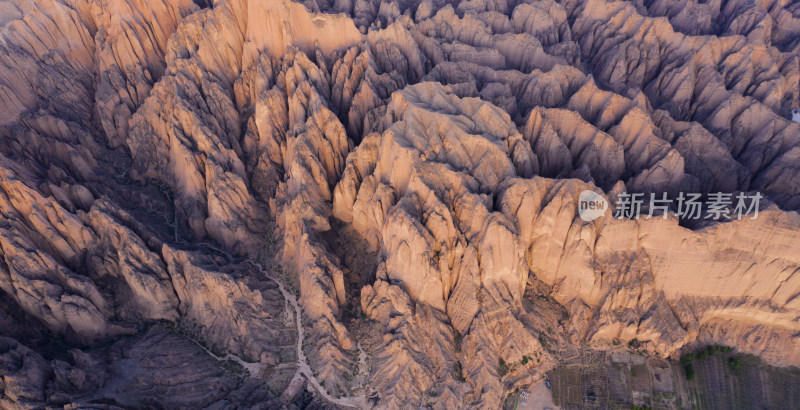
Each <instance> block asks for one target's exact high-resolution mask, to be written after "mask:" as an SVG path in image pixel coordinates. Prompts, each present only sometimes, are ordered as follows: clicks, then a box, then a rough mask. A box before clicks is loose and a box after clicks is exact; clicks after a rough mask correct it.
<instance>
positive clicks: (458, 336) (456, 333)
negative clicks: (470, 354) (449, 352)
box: [453, 329, 464, 353]
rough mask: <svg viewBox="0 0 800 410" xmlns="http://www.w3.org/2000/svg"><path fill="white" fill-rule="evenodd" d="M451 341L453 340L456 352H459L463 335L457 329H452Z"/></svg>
mask: <svg viewBox="0 0 800 410" xmlns="http://www.w3.org/2000/svg"><path fill="white" fill-rule="evenodd" d="M453 332H454V333H453V341H454V342H455V348H456V353H461V340H462V339H463V338H464V336H463V335H462V334H461V332H459V331H458V330H455V329H453Z"/></svg>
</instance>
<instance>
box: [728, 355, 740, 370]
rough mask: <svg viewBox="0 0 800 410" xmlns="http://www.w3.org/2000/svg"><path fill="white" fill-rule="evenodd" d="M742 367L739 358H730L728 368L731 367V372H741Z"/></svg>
mask: <svg viewBox="0 0 800 410" xmlns="http://www.w3.org/2000/svg"><path fill="white" fill-rule="evenodd" d="M740 366H741V363H740V362H739V359H737V358H735V357H733V356H731V357H729V358H728V367H730V368H731V370H733V371H737V370H739V367H740Z"/></svg>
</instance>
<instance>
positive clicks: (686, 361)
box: [681, 353, 697, 381]
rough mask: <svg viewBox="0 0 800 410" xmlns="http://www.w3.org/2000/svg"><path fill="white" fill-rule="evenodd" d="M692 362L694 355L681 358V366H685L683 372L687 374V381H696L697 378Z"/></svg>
mask: <svg viewBox="0 0 800 410" xmlns="http://www.w3.org/2000/svg"><path fill="white" fill-rule="evenodd" d="M692 361H694V353H687V354H685V355H683V356H681V365H682V366H683V372H684V373H685V374H686V380H689V381H692V380H694V378H695V377H696V376H697V373H696V372H695V370H694V365H693V364H692Z"/></svg>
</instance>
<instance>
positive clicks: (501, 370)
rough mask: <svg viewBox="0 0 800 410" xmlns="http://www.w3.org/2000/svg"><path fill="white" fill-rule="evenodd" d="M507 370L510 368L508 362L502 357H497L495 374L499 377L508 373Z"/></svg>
mask: <svg viewBox="0 0 800 410" xmlns="http://www.w3.org/2000/svg"><path fill="white" fill-rule="evenodd" d="M509 370H511V369H510V368H509V367H508V363H506V361H505V360H503V358H502V357H501V358H499V359H497V375H498V376H500V378H501V379H502V378H503V377H505V375H506V374H508V371H509Z"/></svg>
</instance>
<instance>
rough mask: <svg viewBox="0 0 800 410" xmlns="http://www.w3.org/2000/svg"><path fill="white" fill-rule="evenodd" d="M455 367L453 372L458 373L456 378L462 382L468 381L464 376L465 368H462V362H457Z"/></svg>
mask: <svg viewBox="0 0 800 410" xmlns="http://www.w3.org/2000/svg"><path fill="white" fill-rule="evenodd" d="M453 367H454V368H453V372H454V373H455V374H456V380H458V381H460V382H461V383H466V382H467V378H466V377H464V369H462V368H461V362H456V364H454V365H453Z"/></svg>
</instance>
